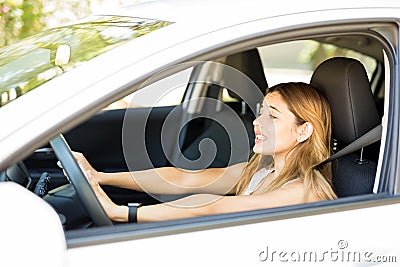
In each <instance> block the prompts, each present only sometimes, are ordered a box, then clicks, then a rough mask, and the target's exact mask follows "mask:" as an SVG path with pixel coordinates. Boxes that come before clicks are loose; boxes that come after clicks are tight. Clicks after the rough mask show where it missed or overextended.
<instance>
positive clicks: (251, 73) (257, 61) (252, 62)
mask: <svg viewBox="0 0 400 267" xmlns="http://www.w3.org/2000/svg"><path fill="white" fill-rule="evenodd" d="M225 64H226V65H228V66H230V67H232V68H235V69H236V70H238V71H240V72H242V73H243V74H245V75H247V76H248V77H249V78H250V79H251V80H252V81H253V82H254V83H255V84H256V85H257V87H258V88H259V89H260V90H261V92H262V94H263V95H265V92H266V90H267V88H268V84H267V80H266V79H265V74H264V68H263V65H262V63H261V58H260V54H259V53H258V50H257V48H255V49H251V50H247V51H242V52H239V53H236V54H232V55H229V56H227V57H226V59H225ZM229 94H230V96H231V97H233V98H238V99H240V98H239V97H238V96H237V95H236V94H235V93H233V92H231V91H229Z"/></svg>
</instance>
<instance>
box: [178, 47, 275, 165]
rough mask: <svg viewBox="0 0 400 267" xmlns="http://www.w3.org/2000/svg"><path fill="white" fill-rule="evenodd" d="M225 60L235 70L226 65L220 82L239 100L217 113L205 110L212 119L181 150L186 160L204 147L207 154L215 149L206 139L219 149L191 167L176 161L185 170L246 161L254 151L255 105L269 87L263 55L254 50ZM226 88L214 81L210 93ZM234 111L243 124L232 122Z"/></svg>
mask: <svg viewBox="0 0 400 267" xmlns="http://www.w3.org/2000/svg"><path fill="white" fill-rule="evenodd" d="M224 62H225V65H228V66H230V67H232V68H233V69H235V71H232V69H230V68H224V70H223V72H222V75H221V76H222V77H221V84H223V85H224V87H225V88H226V89H228V93H229V95H230V97H232V98H235V99H236V100H237V102H229V103H223V105H221V107H220V109H219V110H218V111H217V112H216V111H215V109H214V110H213V109H212V108H209V109H208V110H203V111H202V116H204V117H206V118H209V119H203V120H204V128H203V130H201V131H200V133H199V135H198V136H197V137H196V138H195V139H193V141H191V142H190V144H188V145H186V146H185V147H184V148H183V151H182V154H183V156H184V157H185V158H186V159H188V160H191V161H193V162H194V161H195V160H197V159H199V158H200V157H202V156H201V152H200V150H201V148H202V146H203V151H202V152H206V153H207V152H209V151H210V150H211V149H213V147H212V145H211V146H207V142H204V143H203V145H202V141H204V140H207V141H210V140H212V142H214V144H215V146H216V151H217V153H216V155H215V158H214V159H213V160H212V162H211V163H209V162H205V163H202V162H197V163H196V164H195V165H196V166H190V165H191V164H186V165H183V164H182V162H186V163H187V161H186V160H182V161H177V162H175V166H179V167H181V168H186V169H193V168H194V169H197V168H198V167H200V168H205V167H226V166H227V165H231V164H235V163H238V162H243V161H246V160H247V159H248V156H249V155H250V153H251V151H252V147H253V145H254V131H253V120H254V119H255V113H256V104H257V103H260V102H261V101H262V97H263V96H264V95H265V92H266V90H267V87H268V84H267V81H266V78H265V74H264V69H263V66H262V63H261V58H260V55H259V53H258V50H257V49H251V50H247V51H243V52H239V53H236V54H233V55H229V56H227V57H226V59H225V60H224ZM237 71H240V72H241V73H243V74H245V75H246V76H247V77H248V78H249V79H250V80H251V81H252V82H253V84H251V83H249V82H248V80H246V79H243V76H241V75H237V74H238V73H237ZM224 87H223V86H220V85H216V84H211V85H210V86H209V87H208V95H207V96H208V97H209V98H216V99H217V98H218V97H219V96H221V94H220V91H221V90H223V89H224ZM254 88H256V90H258V94H255V93H254ZM210 111H211V112H210ZM232 111H234V112H235V114H236V115H237V116H238V117H239V118H240V120H241V123H240V125H236V126H234V125H233V124H234V121H235V120H234V119H232ZM219 122H221V123H219ZM243 126H244V128H245V130H246V132H247V134H246V133H245V135H246V136H243ZM239 128H240V129H239ZM244 141H246V142H244ZM205 144H206V145H205ZM208 144H210V143H208ZM199 148H200V150H199ZM210 154H211V153H210ZM205 160H206V161H209V159H208V158H207V157H205Z"/></svg>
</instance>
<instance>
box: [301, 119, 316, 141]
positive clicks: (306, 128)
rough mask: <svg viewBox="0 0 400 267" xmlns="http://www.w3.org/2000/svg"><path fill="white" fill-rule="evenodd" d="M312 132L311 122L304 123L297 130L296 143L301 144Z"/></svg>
mask: <svg viewBox="0 0 400 267" xmlns="http://www.w3.org/2000/svg"><path fill="white" fill-rule="evenodd" d="M313 131H314V126H313V125H312V123H311V122H308V121H307V122H305V123H303V124H302V125H300V126H299V127H298V128H297V133H298V136H297V142H299V143H302V142H304V141H306V140H307V139H308V138H310V136H311V134H312V133H313Z"/></svg>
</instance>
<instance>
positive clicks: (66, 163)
mask: <svg viewBox="0 0 400 267" xmlns="http://www.w3.org/2000/svg"><path fill="white" fill-rule="evenodd" d="M50 145H51V147H52V148H53V150H54V153H55V154H56V156H57V158H58V160H59V161H60V162H61V164H62V166H63V168H64V170H65V172H66V173H67V175H68V178H69V180H70V181H71V183H72V185H73V186H74V188H75V191H76V194H77V195H78V197H79V199H80V200H81V202H82V205H83V207H84V208H85V210H86V212H87V213H88V214H89V216H90V218H91V219H92V221H93V222H94V224H95V225H96V226H107V225H113V222H112V221H111V219H110V218H109V217H108V216H107V214H106V213H105V211H104V209H103V207H102V206H101V204H100V202H99V200H98V199H97V197H96V195H95V193H94V192H93V189H92V187H91V186H90V184H89V182H88V180H87V179H86V177H85V175H84V174H83V172H82V170H81V168H80V167H79V165H78V163H77V162H76V160H75V158H74V156H73V155H72V152H71V148H70V147H69V145H68V143H67V141H66V140H65V138H64V136H63V135H62V134H60V135H58V136H56V137H55V138H53V139H52V140H51V141H50Z"/></svg>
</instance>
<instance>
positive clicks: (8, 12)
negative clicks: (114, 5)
mask: <svg viewBox="0 0 400 267" xmlns="http://www.w3.org/2000/svg"><path fill="white" fill-rule="evenodd" d="M103 1H104V0H0V47H3V46H6V45H9V44H11V43H14V42H16V41H18V40H20V39H22V38H24V37H26V36H29V35H32V34H34V33H37V32H39V31H41V30H43V29H45V28H48V27H52V26H56V25H60V24H63V23H66V22H68V21H70V20H73V19H78V18H81V17H84V16H86V15H87V14H89V13H90V12H91V10H92V9H91V8H92V5H93V4H100V3H102V2H103ZM115 1H116V2H117V1H118V0H115Z"/></svg>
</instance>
